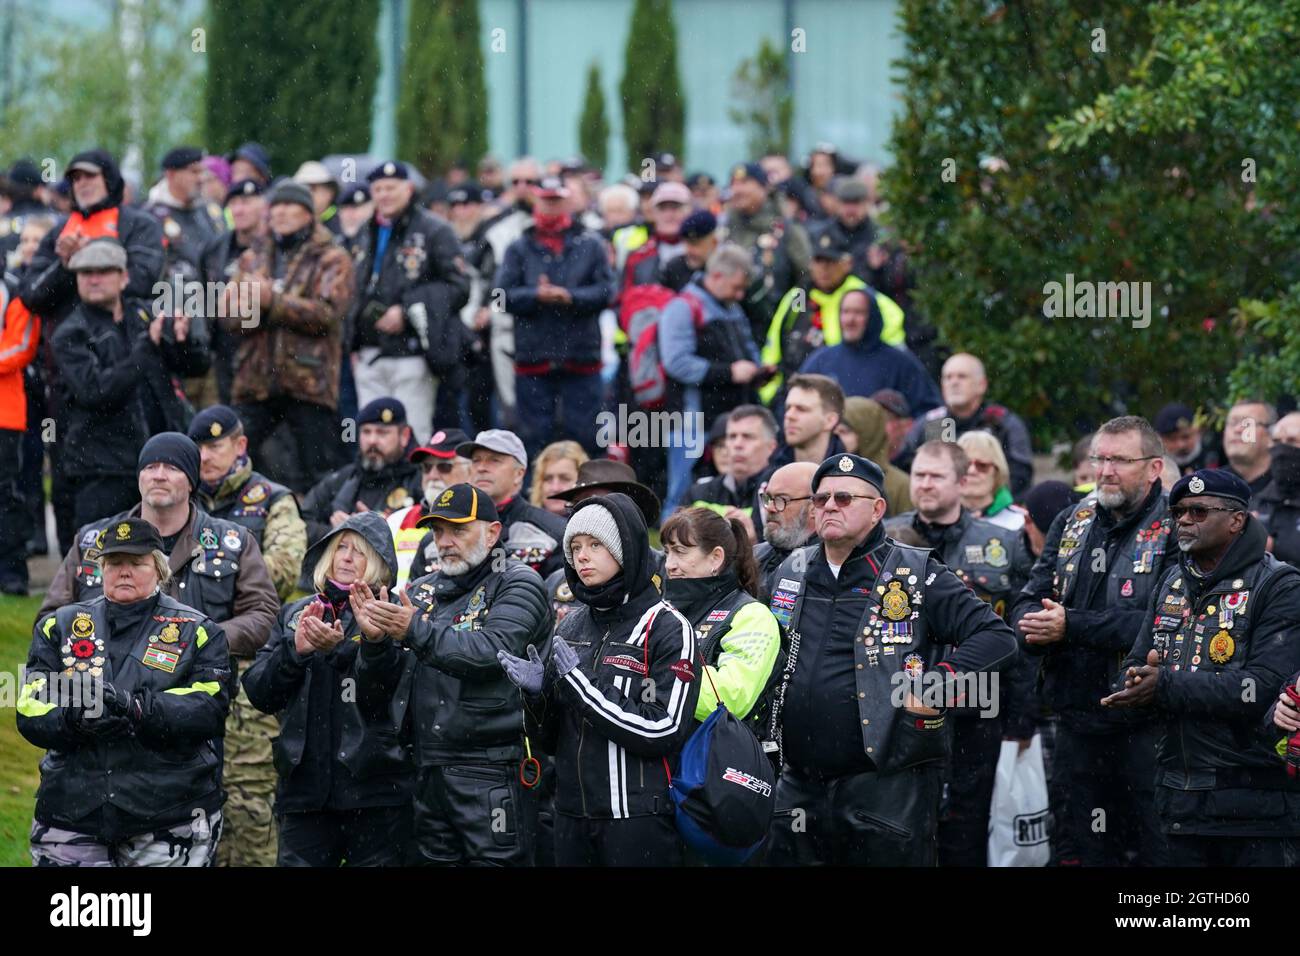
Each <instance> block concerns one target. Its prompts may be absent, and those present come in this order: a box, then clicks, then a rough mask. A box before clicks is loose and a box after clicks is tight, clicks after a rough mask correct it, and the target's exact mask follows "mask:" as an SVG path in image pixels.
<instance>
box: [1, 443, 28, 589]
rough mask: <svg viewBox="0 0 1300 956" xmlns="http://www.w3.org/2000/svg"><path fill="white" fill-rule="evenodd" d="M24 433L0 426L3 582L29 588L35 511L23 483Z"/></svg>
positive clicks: (12, 585)
mask: <svg viewBox="0 0 1300 956" xmlns="http://www.w3.org/2000/svg"><path fill="white" fill-rule="evenodd" d="M23 438H24V433H23V432H20V431H13V430H12V429H7V428H0V584H4V585H7V586H11V587H19V586H21V587H23V588H26V587H27V539H28V538H30V537H31V535H32V514H31V511H30V510H29V509H28V507H27V500H26V498H25V497H24V496H23V492H22V488H21V487H20V485H19V476H20V475H21V474H22V446H23Z"/></svg>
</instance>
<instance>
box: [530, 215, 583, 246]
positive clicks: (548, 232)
mask: <svg viewBox="0 0 1300 956" xmlns="http://www.w3.org/2000/svg"><path fill="white" fill-rule="evenodd" d="M572 225H573V217H572V216H570V215H569V214H568V213H567V212H561V213H551V214H546V213H540V212H535V213H533V234H534V235H535V236H537V241H538V242H540V243H541V244H542V245H543V246H545V247H546V248H547V249H549V250H550V251H551V252H553V253H555V255H557V256H558V255H559V254H560V253H561V252H563V251H564V233H565V231H566V230H567V229H568V228H569V227H570V226H572Z"/></svg>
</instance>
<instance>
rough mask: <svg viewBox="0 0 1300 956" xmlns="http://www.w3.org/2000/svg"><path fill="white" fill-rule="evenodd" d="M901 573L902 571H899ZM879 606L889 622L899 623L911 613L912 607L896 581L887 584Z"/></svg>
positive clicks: (905, 593)
mask: <svg viewBox="0 0 1300 956" xmlns="http://www.w3.org/2000/svg"><path fill="white" fill-rule="evenodd" d="M899 573H900V574H901V573H902V569H901V568H900V569H899ZM880 603H881V605H882V606H883V607H884V610H885V617H887V618H889V619H890V620H891V621H901V620H903V619H904V618H906V617H907V616H908V615H909V614H910V613H911V612H912V605H911V604H910V603H909V601H908V596H907V592H906V591H904V590H903V586H902V585H901V584H899V583H898V581H897V580H894V581H890V582H889V590H888V591H887V592H886V593H885V595H884V597H882V598H881V601H880Z"/></svg>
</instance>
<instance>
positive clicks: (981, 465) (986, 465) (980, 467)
mask: <svg viewBox="0 0 1300 956" xmlns="http://www.w3.org/2000/svg"><path fill="white" fill-rule="evenodd" d="M970 467H971V468H973V469H974V470H975V471H978V472H979V473H980V474H981V475H987V474H988V473H989V472H990V471H993V470H994V469H996V468H997V467H998V466H997V465H995V464H993V462H991V461H975V460H974V459H972V460H971V463H970ZM968 470H969V469H968Z"/></svg>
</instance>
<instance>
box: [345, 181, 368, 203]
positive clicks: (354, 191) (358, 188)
mask: <svg viewBox="0 0 1300 956" xmlns="http://www.w3.org/2000/svg"><path fill="white" fill-rule="evenodd" d="M368 202H370V187H369V186H367V185H366V184H365V183H349V184H348V185H346V186H344V187H343V191H342V192H341V193H339V199H338V204H339V205H340V206H364V205H365V204H366V203H368Z"/></svg>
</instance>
